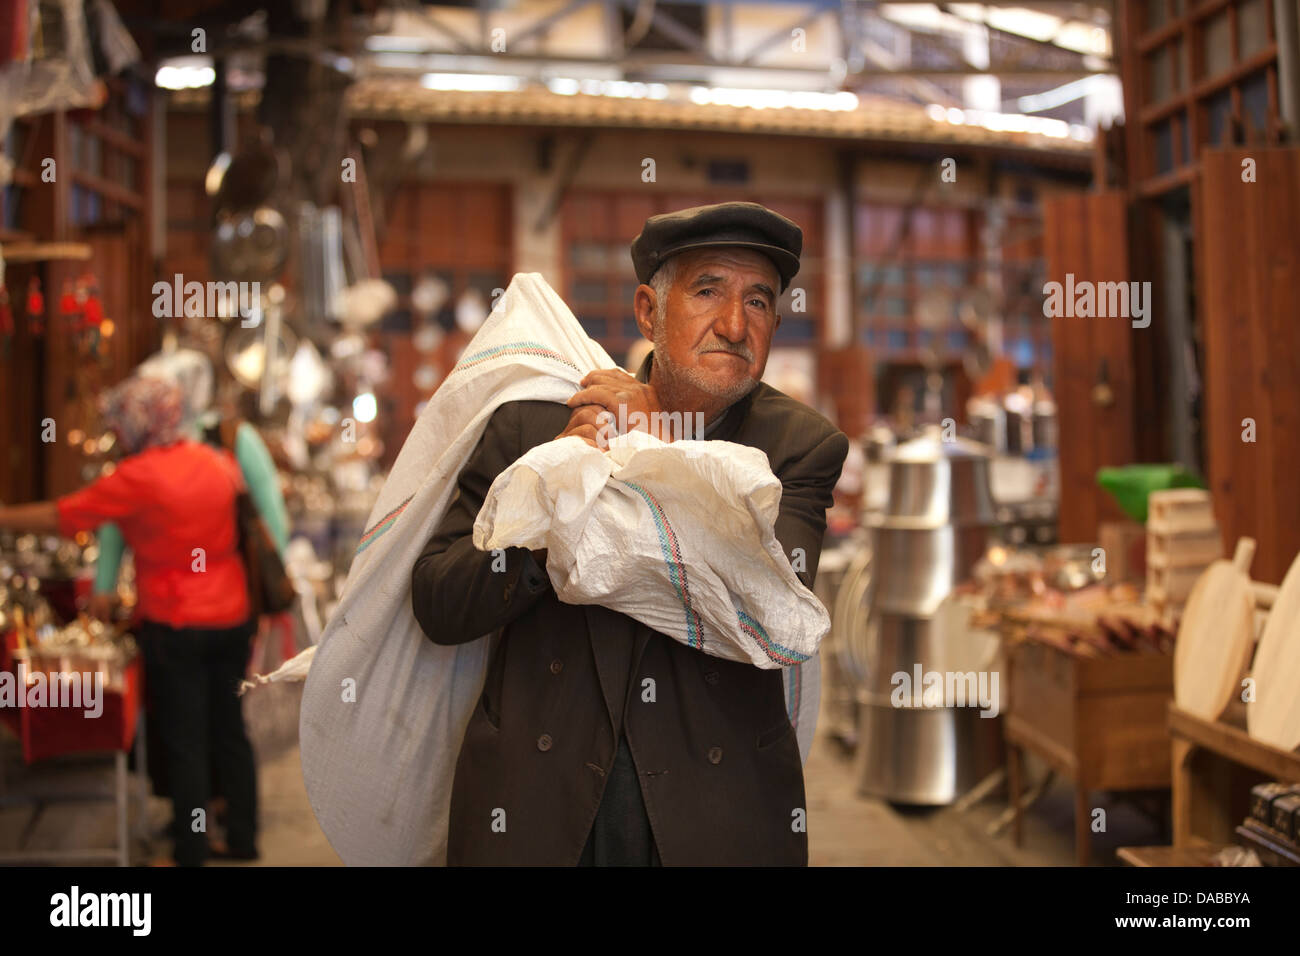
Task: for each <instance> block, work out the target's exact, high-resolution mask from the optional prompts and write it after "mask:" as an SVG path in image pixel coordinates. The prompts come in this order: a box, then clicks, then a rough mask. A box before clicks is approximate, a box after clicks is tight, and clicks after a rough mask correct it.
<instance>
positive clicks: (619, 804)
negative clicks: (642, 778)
mask: <svg viewBox="0 0 1300 956" xmlns="http://www.w3.org/2000/svg"><path fill="white" fill-rule="evenodd" d="M578 866H663V864H662V863H661V862H660V860H659V849H658V848H657V847H656V846H655V840H654V833H653V831H651V829H650V818H649V817H648V816H647V815H646V812H645V800H644V799H643V798H642V796H641V785H640V783H639V782H638V781H637V775H636V764H635V762H633V760H632V751H631V750H630V749H629V748H628V745H627V738H626V737H622V736H620V737H619V739H618V753H617V754H616V755H615V757H614V769H613V772H611V773H610V775H609V780H608V781H607V782H606V784H605V793H604V794H603V795H602V796H601V798H600V807H599V808H598V809H597V810H596V821H595V823H593V824H592V827H591V834H590V835H589V836H588V837H587V845H586V846H585V847H584V848H583V850H582V858H581V859H580V860H579V861H578Z"/></svg>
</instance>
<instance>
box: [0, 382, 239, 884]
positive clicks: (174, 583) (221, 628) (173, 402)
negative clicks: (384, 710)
mask: <svg viewBox="0 0 1300 956" xmlns="http://www.w3.org/2000/svg"><path fill="white" fill-rule="evenodd" d="M100 412H101V415H102V417H103V419H104V422H105V424H106V425H107V426H108V427H109V428H110V429H111V430H112V431H113V432H114V434H115V435H116V438H117V442H118V445H119V446H120V447H121V449H122V451H123V452H124V453H125V456H126V457H124V458H123V459H122V460H121V461H120V462H119V463H118V465H117V467H116V468H115V469H114V470H113V471H112V472H111V473H110V474H107V475H104V476H103V477H101V478H99V479H98V480H96V481H94V482H93V483H91V484H90V485H87V486H86V487H85V488H82V489H81V490H80V491H75V492H73V493H72V494H70V495H66V496H64V497H62V498H60V499H58V500H57V501H45V502H38V503H36V504H29V505H20V506H17V507H12V508H0V527H10V528H14V529H17V530H26V531H36V532H43V533H55V532H57V533H59V534H62V535H65V536H71V535H73V534H75V533H76V532H78V531H91V530H94V529H95V528H97V527H99V526H100V525H101V524H103V523H104V522H106V521H113V522H116V523H117V525H118V527H119V528H121V530H122V536H123V538H124V539H125V541H126V544H127V546H128V547H129V548H131V550H132V551H133V552H134V553H135V568H136V588H137V591H138V599H137V609H138V612H139V616H140V618H141V626H140V628H139V637H140V644H141V646H142V648H143V649H144V654H145V671H146V685H147V689H148V693H149V703H150V710H151V711H152V713H153V715H154V719H155V720H157V721H159V733H160V735H161V737H162V741H163V747H164V749H165V750H166V752H167V763H168V770H169V776H170V780H171V791H172V802H173V807H174V811H175V812H174V820H173V837H174V840H175V858H176V862H177V863H179V864H181V865H183V866H184V865H191V866H198V865H200V864H201V863H202V862H203V860H204V858H205V857H206V856H207V855H208V842H207V837H206V836H205V834H204V828H200V829H199V832H195V829H196V828H195V827H194V826H193V823H194V821H195V820H196V819H199V817H198V816H197V815H196V811H199V810H202V811H203V812H204V813H206V810H205V809H204V808H206V807H207V804H208V800H209V798H210V797H211V795H212V794H211V790H212V786H211V783H212V781H211V771H210V768H211V767H212V766H213V765H214V764H215V766H216V770H217V773H219V774H220V775H221V781H222V789H223V791H224V792H225V795H226V798H227V806H228V811H227V822H228V831H229V833H228V842H229V854H230V855H232V856H235V857H239V858H245V859H252V858H255V857H256V855H257V851H256V846H255V839H256V818H257V783H256V775H255V770H254V764H253V749H252V746H251V745H250V743H249V741H248V735H247V733H245V730H244V718H243V711H242V709H241V708H240V702H239V698H238V697H237V696H236V689H237V687H238V685H239V681H240V679H241V678H242V677H243V674H244V668H245V667H246V666H247V662H248V654H249V646H250V642H251V639H252V635H253V621H252V617H251V608H250V605H249V601H248V586H247V582H246V579H245V576H244V564H243V560H242V558H241V557H240V554H239V550H238V546H239V531H238V527H237V525H236V522H235V497H236V495H237V494H238V493H239V491H240V490H242V487H243V479H242V477H241V475H240V471H239V466H238V464H236V462H235V459H234V458H233V457H232V456H231V455H230V454H229V453H228V452H225V451H222V450H219V449H216V448H213V447H211V446H209V445H204V444H200V443H198V442H194V441H190V440H189V439H187V438H185V437H183V430H182V426H181V392H180V389H179V388H178V387H177V386H176V384H175V383H173V382H169V381H162V380H158V379H150V378H140V377H132V378H129V379H127V380H126V381H124V382H123V383H122V384H120V385H118V386H117V387H116V388H114V389H111V390H110V391H109V392H108V393H106V394H105V395H104V396H103V398H102V399H101V401H100Z"/></svg>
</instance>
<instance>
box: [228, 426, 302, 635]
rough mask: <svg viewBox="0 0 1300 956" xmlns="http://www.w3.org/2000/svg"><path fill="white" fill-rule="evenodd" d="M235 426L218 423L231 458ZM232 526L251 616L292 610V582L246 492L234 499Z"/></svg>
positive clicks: (242, 491)
mask: <svg viewBox="0 0 1300 956" xmlns="http://www.w3.org/2000/svg"><path fill="white" fill-rule="evenodd" d="M239 425H240V422H238V421H226V422H222V423H221V444H222V446H223V447H224V448H225V449H226V450H227V451H229V452H230V453H231V454H232V455H233V454H234V453H235V434H236V432H237V431H238V429H239ZM235 526H236V527H237V528H238V529H239V553H240V555H241V556H242V557H243V559H244V571H245V575H244V576H245V577H246V578H247V579H248V600H249V603H250V604H251V606H252V616H253V617H255V618H256V617H261V616H262V615H263V614H280V613H281V612H283V611H287V610H289V608H291V607H293V599H294V590H293V582H292V581H290V580H289V573H288V572H287V571H286V570H285V568H284V562H283V561H281V560H280V552H279V551H277V550H276V547H275V542H274V541H272V540H271V533H270V532H269V531H267V530H266V524H265V522H263V521H262V516H261V515H259V514H258V513H257V506H256V505H255V504H253V498H252V496H251V495H249V493H248V491H247V490H242V489H241V490H240V491H239V492H238V493H237V494H236V495H235Z"/></svg>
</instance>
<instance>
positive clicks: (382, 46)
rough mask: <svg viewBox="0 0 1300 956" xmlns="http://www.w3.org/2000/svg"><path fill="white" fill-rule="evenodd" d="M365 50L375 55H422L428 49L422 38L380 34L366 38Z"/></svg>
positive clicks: (425, 41)
mask: <svg viewBox="0 0 1300 956" xmlns="http://www.w3.org/2000/svg"><path fill="white" fill-rule="evenodd" d="M366 49H367V50H374V51H375V52H377V53H422V52H424V51H425V50H428V49H429V41H428V40H426V39H424V38H422V37H399V36H393V35H391V34H382V33H380V34H375V35H374V36H368V37H366Z"/></svg>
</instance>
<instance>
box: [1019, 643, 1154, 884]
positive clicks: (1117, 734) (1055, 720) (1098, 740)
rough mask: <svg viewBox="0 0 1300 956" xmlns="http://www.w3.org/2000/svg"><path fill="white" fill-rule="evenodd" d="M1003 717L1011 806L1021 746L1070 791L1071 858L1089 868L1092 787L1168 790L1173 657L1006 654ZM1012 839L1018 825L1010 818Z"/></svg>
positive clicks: (1044, 650)
mask: <svg viewBox="0 0 1300 956" xmlns="http://www.w3.org/2000/svg"><path fill="white" fill-rule="evenodd" d="M1008 667H1009V670H1010V682H1009V683H1010V689H1009V701H1008V705H1009V710H1008V712H1007V714H1006V738H1007V744H1008V776H1009V783H1010V787H1011V790H1012V796H1011V801H1012V806H1013V807H1017V806H1018V805H1019V791H1020V753H1019V750H1020V748H1027V749H1028V750H1030V751H1031V752H1033V753H1034V754H1036V755H1037V756H1039V757H1040V758H1042V759H1043V760H1044V761H1045V762H1046V763H1047V765H1048V766H1049V767H1051V768H1052V769H1054V770H1056V771H1057V772H1058V773H1060V774H1061V775H1062V776H1064V777H1066V778H1067V779H1069V780H1071V781H1072V782H1073V783H1074V786H1075V856H1076V859H1077V860H1078V862H1079V865H1081V866H1085V865H1087V862H1088V858H1089V844H1090V841H1091V835H1092V833H1091V829H1090V823H1091V806H1090V805H1089V801H1088V793H1089V791H1092V790H1153V789H1162V788H1165V787H1168V786H1169V783H1170V768H1169V734H1168V730H1167V727H1166V713H1167V708H1168V706H1169V702H1170V701H1171V700H1172V699H1173V692H1174V691H1173V688H1174V677H1173V657H1172V656H1171V655H1168V654H1136V653H1134V654H1115V655H1113V656H1109V657H1096V658H1086V657H1078V656H1076V655H1074V654H1071V653H1068V652H1067V651H1064V650H1061V649H1058V648H1056V647H1053V646H1050V645H1047V644H1043V643H1041V642H1038V641H1034V640H1025V641H1021V642H1019V643H1018V644H1016V645H1015V646H1013V647H1012V648H1011V650H1010V655H1009V661H1008ZM1015 838H1016V842H1017V843H1019V840H1020V820H1019V815H1018V814H1017V817H1016V820H1015Z"/></svg>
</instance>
